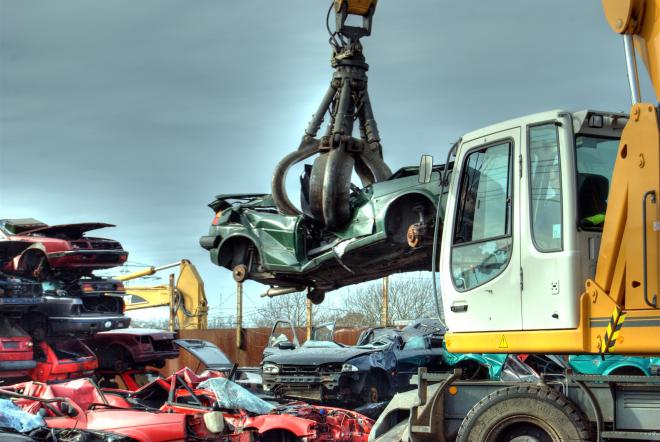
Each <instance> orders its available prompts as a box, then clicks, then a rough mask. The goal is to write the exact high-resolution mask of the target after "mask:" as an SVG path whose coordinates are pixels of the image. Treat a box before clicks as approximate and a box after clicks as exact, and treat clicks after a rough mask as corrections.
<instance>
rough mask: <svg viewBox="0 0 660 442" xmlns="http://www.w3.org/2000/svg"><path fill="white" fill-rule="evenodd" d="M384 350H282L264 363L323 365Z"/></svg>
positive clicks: (267, 357) (347, 348) (352, 348)
mask: <svg viewBox="0 0 660 442" xmlns="http://www.w3.org/2000/svg"><path fill="white" fill-rule="evenodd" d="M385 348H387V347H383V348H359V347H346V348H304V347H303V348H299V349H296V350H282V351H280V352H278V353H275V354H271V355H269V356H266V357H265V358H264V360H263V362H272V363H274V364H287V365H289V364H290V365H322V364H330V363H333V362H346V361H348V360H349V359H353V358H355V357H358V356H363V355H367V354H369V353H373V352H376V351H382V350H384V349H385Z"/></svg>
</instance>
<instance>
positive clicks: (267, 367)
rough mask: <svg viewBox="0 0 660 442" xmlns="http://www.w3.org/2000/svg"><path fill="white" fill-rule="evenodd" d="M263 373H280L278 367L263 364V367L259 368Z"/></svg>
mask: <svg viewBox="0 0 660 442" xmlns="http://www.w3.org/2000/svg"><path fill="white" fill-rule="evenodd" d="M261 369H262V370H263V372H264V373H268V374H277V373H279V372H280V367H278V366H277V365H275V364H264V366H263V367H261Z"/></svg>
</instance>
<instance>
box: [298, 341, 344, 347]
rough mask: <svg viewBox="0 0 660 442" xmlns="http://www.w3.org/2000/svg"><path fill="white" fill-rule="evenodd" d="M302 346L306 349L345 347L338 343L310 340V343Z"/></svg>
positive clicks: (307, 342)
mask: <svg viewBox="0 0 660 442" xmlns="http://www.w3.org/2000/svg"><path fill="white" fill-rule="evenodd" d="M302 346H303V347H306V348H341V347H343V346H342V345H340V344H337V343H336V342H333V341H315V340H313V339H310V340H309V341H305V343H304V344H303V345H302Z"/></svg>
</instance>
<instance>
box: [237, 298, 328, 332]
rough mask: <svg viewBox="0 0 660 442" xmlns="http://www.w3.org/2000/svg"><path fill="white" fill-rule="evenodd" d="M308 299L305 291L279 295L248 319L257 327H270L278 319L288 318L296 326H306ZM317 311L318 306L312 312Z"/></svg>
mask: <svg viewBox="0 0 660 442" xmlns="http://www.w3.org/2000/svg"><path fill="white" fill-rule="evenodd" d="M306 301H307V297H306V295H305V293H293V294H291V295H284V296H277V297H275V298H271V299H269V300H268V301H267V302H266V303H265V304H264V306H263V307H261V308H259V309H257V310H256V311H255V315H254V317H253V318H246V319H249V321H250V323H252V324H254V325H255V326H257V327H270V326H271V325H273V323H274V322H275V321H276V320H278V319H288V320H289V321H291V324H292V325H293V326H294V327H304V326H305V322H306V320H307V305H306ZM317 311H318V307H317V306H314V307H313V308H312V314H313V315H315V314H316V313H317Z"/></svg>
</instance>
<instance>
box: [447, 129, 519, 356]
mask: <svg viewBox="0 0 660 442" xmlns="http://www.w3.org/2000/svg"><path fill="white" fill-rule="evenodd" d="M519 144H520V127H515V128H511V129H507V130H501V131H499V132H496V133H493V134H490V135H488V136H483V137H479V138H476V139H473V140H468V141H465V142H464V143H463V144H462V145H461V146H460V149H459V152H460V153H459V156H458V157H457V159H456V162H455V164H456V165H459V166H456V167H460V169H457V168H455V169H454V178H453V182H452V187H451V188H450V196H449V199H448V203H447V211H446V213H447V218H448V219H447V220H445V228H444V229H443V238H442V239H443V240H442V244H443V246H442V250H441V264H440V278H441V279H442V287H443V302H444V304H445V306H446V308H445V315H446V320H447V325H448V326H449V328H450V329H451V330H452V331H454V332H461V331H476V330H474V328H475V324H479V326H480V330H481V331H495V330H520V329H522V317H521V313H520V311H521V277H520V273H521V270H520V247H519V238H520V229H519V228H518V226H519V224H520V219H519V218H520V215H519V214H520V201H519V200H520V198H518V196H517V195H518V177H519V174H520V166H519V161H516V159H517V158H518V152H519V149H520V147H519ZM450 216H451V217H452V219H453V224H454V225H453V228H450V227H451V225H450V224H449V223H448V221H449V217H450ZM495 300H497V302H495ZM493 309H506V311H507V313H508V315H493V314H492V312H493ZM504 347H505V344H504V345H503V348H504Z"/></svg>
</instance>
